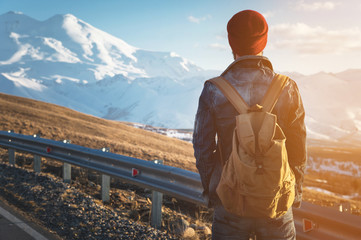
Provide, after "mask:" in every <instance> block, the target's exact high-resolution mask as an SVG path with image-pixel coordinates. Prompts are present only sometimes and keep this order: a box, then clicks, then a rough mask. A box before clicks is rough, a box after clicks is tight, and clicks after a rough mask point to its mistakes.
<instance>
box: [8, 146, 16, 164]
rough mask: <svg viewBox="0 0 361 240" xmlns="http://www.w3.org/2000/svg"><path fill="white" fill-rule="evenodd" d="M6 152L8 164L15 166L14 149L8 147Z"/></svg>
mask: <svg viewBox="0 0 361 240" xmlns="http://www.w3.org/2000/svg"><path fill="white" fill-rule="evenodd" d="M8 153H9V164H10V165H11V166H15V150H14V149H12V148H9V149H8Z"/></svg>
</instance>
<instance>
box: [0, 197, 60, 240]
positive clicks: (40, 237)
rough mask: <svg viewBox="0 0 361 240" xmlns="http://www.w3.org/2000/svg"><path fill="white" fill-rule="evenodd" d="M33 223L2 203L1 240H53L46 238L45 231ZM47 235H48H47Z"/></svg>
mask: <svg viewBox="0 0 361 240" xmlns="http://www.w3.org/2000/svg"><path fill="white" fill-rule="evenodd" d="M35 228H36V226H34V224H33V223H30V222H28V221H27V220H25V219H24V218H22V217H21V216H20V214H17V213H16V212H14V210H13V209H11V208H10V207H8V206H7V205H5V204H4V203H2V202H0V240H34V239H36V240H51V239H54V238H53V237H51V236H50V235H49V236H50V237H49V236H47V237H45V236H44V233H41V232H43V230H40V229H36V230H35ZM45 235H48V234H46V233H45Z"/></svg>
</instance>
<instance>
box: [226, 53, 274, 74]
mask: <svg viewBox="0 0 361 240" xmlns="http://www.w3.org/2000/svg"><path fill="white" fill-rule="evenodd" d="M265 67H266V68H269V69H271V70H272V71H273V66H272V63H271V62H270V60H269V59H268V58H267V57H265V56H259V55H257V56H255V55H246V56H242V57H239V58H237V59H236V60H235V61H234V62H233V63H231V64H230V65H229V66H228V67H227V69H226V70H224V72H223V73H222V74H221V75H222V76H223V75H224V74H225V73H226V72H228V71H229V70H230V69H232V68H265Z"/></svg>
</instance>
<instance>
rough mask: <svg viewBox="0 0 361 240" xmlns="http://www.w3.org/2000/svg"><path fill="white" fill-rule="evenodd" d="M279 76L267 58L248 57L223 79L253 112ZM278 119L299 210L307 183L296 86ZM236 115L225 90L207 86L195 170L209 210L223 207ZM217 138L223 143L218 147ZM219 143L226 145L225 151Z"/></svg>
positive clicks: (284, 97) (287, 91) (289, 88)
mask: <svg viewBox="0 0 361 240" xmlns="http://www.w3.org/2000/svg"><path fill="white" fill-rule="evenodd" d="M274 75H275V73H274V72H273V68H272V64H271V62H270V61H269V60H268V59H267V58H266V57H264V56H243V57H241V58H239V59H237V60H236V61H234V62H233V63H232V64H231V65H230V66H229V67H228V68H227V69H226V70H225V71H224V72H223V73H222V76H223V77H224V78H226V79H227V80H228V81H229V82H230V83H231V84H232V85H233V86H234V87H235V88H236V89H237V90H238V92H239V93H240V94H241V96H242V98H243V99H244V100H245V101H246V103H248V105H249V106H253V105H255V104H257V103H260V101H261V100H262V98H263V96H264V95H265V93H266V91H267V89H268V87H269V85H270V83H271V81H272V79H273V77H274ZM273 113H274V114H276V115H277V119H278V124H279V125H280V127H281V128H282V130H283V131H284V133H285V135H286V138H287V140H286V147H287V152H288V159H289V163H290V166H291V168H292V170H293V171H294V173H295V176H296V199H295V202H294V206H296V207H298V206H299V205H300V203H301V199H302V182H303V174H304V170H305V165H306V127H305V124H304V118H305V112H304V108H303V104H302V100H301V96H300V93H299V90H298V88H297V85H296V83H295V82H294V81H293V80H290V81H288V83H287V85H286V86H285V88H284V90H283V92H282V93H281V95H280V97H279V99H278V102H277V104H276V106H275V108H274V109H273ZM236 115H238V113H237V111H236V110H235V108H234V107H233V106H232V105H231V103H230V102H229V101H228V100H227V99H226V97H225V96H224V95H223V94H222V93H221V92H220V90H219V89H218V88H217V87H216V86H214V85H213V84H212V83H209V82H206V83H205V85H204V88H203V91H202V94H201V96H200V98H199V105H198V111H197V115H196V120H195V125H194V135H193V147H194V155H195V158H196V166H197V169H198V171H199V174H200V177H201V180H202V184H203V188H204V193H203V194H204V196H205V197H206V199H208V200H209V202H208V205H209V206H215V205H218V204H221V203H220V200H219V198H218V196H217V194H216V187H217V185H218V183H219V180H220V176H221V172H222V163H221V158H220V152H221V153H222V158H223V159H224V160H227V159H228V157H229V155H230V153H231V148H232V147H231V146H232V144H231V143H232V134H233V129H234V127H235V116H236ZM217 138H218V139H220V141H216V139H217ZM217 142H218V143H219V142H220V143H221V151H219V149H218V146H217Z"/></svg>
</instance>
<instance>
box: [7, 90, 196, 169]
mask: <svg viewBox="0 0 361 240" xmlns="http://www.w3.org/2000/svg"><path fill="white" fill-rule="evenodd" d="M0 124H1V125H0V126H1V127H0V130H2V131H7V130H10V129H11V130H14V131H15V132H16V133H22V134H25V135H32V134H35V133H40V134H41V136H42V137H43V138H48V139H53V140H64V139H69V140H71V143H73V144H77V145H81V146H85V147H89V148H95V149H96V148H99V149H100V148H103V147H109V148H110V151H111V152H114V153H117V154H122V155H127V156H131V157H135V158H140V159H145V160H154V159H163V160H164V164H166V165H171V166H175V167H179V168H184V169H187V170H190V171H196V168H195V160H194V157H193V149H192V145H191V144H190V143H187V142H184V141H181V140H178V139H173V138H169V137H166V136H163V135H160V134H157V133H153V132H149V131H145V130H142V129H137V128H134V127H131V126H127V125H126V124H123V123H120V122H116V121H111V120H105V119H101V118H97V117H93V116H90V115H86V114H82V113H79V112H76V111H74V110H70V109H68V108H65V107H61V106H57V105H53V104H49V103H44V102H40V101H36V100H31V99H26V98H21V97H15V96H11V95H6V94H1V93H0Z"/></svg>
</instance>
